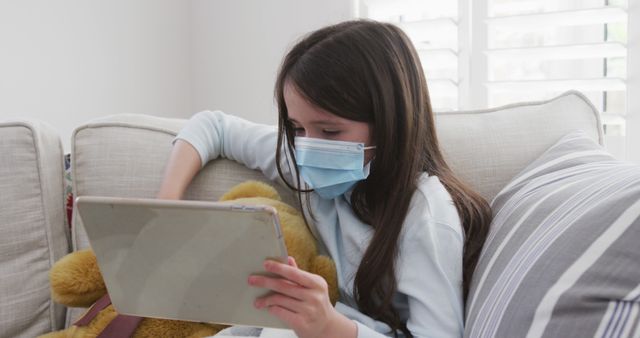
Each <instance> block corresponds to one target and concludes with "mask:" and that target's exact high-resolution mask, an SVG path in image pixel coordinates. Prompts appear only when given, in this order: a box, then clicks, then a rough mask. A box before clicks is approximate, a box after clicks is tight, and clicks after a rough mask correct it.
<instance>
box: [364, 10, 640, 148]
mask: <svg viewBox="0 0 640 338" xmlns="http://www.w3.org/2000/svg"><path fill="white" fill-rule="evenodd" d="M360 13H361V15H362V16H365V17H368V18H372V19H375V20H381V21H387V22H393V23H396V24H398V25H399V26H400V27H401V28H403V29H404V30H405V32H407V34H408V35H409V37H410V38H411V39H412V41H413V42H414V44H415V45H416V47H417V48H418V50H419V53H420V55H421V58H422V61H423V66H424V68H425V74H426V77H427V81H428V84H429V89H430V93H431V96H432V101H433V102H432V103H433V106H434V109H435V110H436V111H443V110H451V109H453V110H455V109H469V108H486V107H494V106H499V105H503V104H507V103H513V102H519V101H531V100H541V99H547V98H550V97H553V96H556V95H558V94H560V93H562V92H564V91H567V90H569V89H576V90H579V91H581V92H583V93H584V94H585V95H586V96H587V97H589V99H590V100H591V101H592V102H593V103H594V105H595V106H596V107H597V108H598V109H599V110H600V111H601V112H602V117H603V122H604V124H605V138H606V139H605V142H606V144H607V147H608V149H609V151H611V152H612V153H613V154H614V155H616V156H617V157H618V158H626V157H627V156H626V148H628V143H627V140H626V134H627V133H630V132H631V133H640V130H633V129H629V128H627V124H626V122H627V87H628V84H627V80H626V79H627V44H628V41H627V40H628V38H627V21H628V17H629V15H628V4H627V0H563V1H558V0H473V1H472V0H457V1H427V0H425V1H410V0H361V9H360ZM638 19H639V20H640V18H638ZM639 94H640V93H639Z"/></svg>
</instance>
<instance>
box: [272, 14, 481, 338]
mask: <svg viewBox="0 0 640 338" xmlns="http://www.w3.org/2000/svg"><path fill="white" fill-rule="evenodd" d="M286 84H291V85H293V86H295V88H296V89H297V91H298V92H299V93H300V94H301V95H303V96H305V98H306V99H307V100H308V101H309V102H310V103H312V104H313V105H315V106H317V107H319V108H321V109H323V110H325V111H327V112H330V113H332V114H335V115H338V116H341V117H343V118H347V119H350V120H355V121H360V122H367V123H369V125H370V127H371V129H372V138H373V144H375V145H376V146H377V147H376V149H375V160H374V161H373V162H372V167H371V172H370V175H369V177H368V178H367V179H366V180H363V181H360V182H358V184H357V185H356V186H355V188H354V190H353V193H352V195H351V206H352V209H353V212H354V213H355V214H356V215H357V217H358V218H359V219H360V220H361V221H362V222H364V223H366V224H369V225H371V227H373V229H375V231H374V235H373V237H372V239H371V242H370V244H369V247H368V248H367V250H366V252H365V253H364V256H363V258H362V261H361V262H360V266H359V268H358V272H357V274H356V277H355V283H354V295H355V299H356V302H357V304H358V307H359V310H360V311H361V312H363V313H365V314H367V315H368V316H370V317H372V318H374V319H377V320H380V321H383V322H385V323H387V324H388V325H389V326H390V327H391V328H392V330H393V334H394V335H396V336H397V330H400V331H402V332H403V333H404V334H405V335H406V336H407V337H411V336H412V335H411V333H410V332H409V330H408V329H407V326H406V324H405V323H403V322H402V321H401V319H400V317H399V315H398V312H397V311H396V309H394V308H393V306H392V299H393V295H394V294H395V292H396V290H397V281H396V278H395V273H394V271H395V261H396V257H397V254H398V237H399V235H400V232H401V229H402V224H403V222H404V220H405V217H406V215H407V211H408V209H409V202H410V201H411V198H412V196H413V194H414V192H415V191H416V188H417V181H418V178H419V177H420V175H421V174H422V173H424V172H427V173H428V174H429V175H435V176H438V178H439V179H440V181H441V182H442V183H443V185H444V186H445V187H446V189H447V191H448V192H449V193H450V195H451V197H452V198H453V201H454V203H455V206H456V209H457V211H458V214H459V216H460V221H461V223H462V225H463V227H464V233H465V243H464V258H463V262H462V264H463V286H462V287H463V295H464V297H465V298H466V295H467V293H468V289H469V282H470V279H471V274H472V273H473V270H474V268H475V265H476V262H477V260H478V255H479V253H480V250H481V248H482V245H483V243H484V240H485V237H486V234H487V230H488V226H489V223H490V221H491V210H490V208H489V205H488V203H487V202H486V201H485V200H484V199H483V198H482V197H481V196H480V195H479V194H477V193H475V192H474V191H472V190H471V189H470V188H469V187H468V186H466V185H465V184H464V183H463V182H461V181H460V180H459V179H458V178H456V176H455V175H454V174H453V172H452V171H451V169H450V168H449V166H448V165H447V163H446V162H445V160H444V158H443V156H442V153H441V151H440V147H439V145H438V139H437V137H436V130H435V125H434V118H433V113H432V111H431V103H430V101H429V92H428V90H427V83H426V81H425V77H424V72H423V70H422V66H421V64H420V61H419V59H418V55H417V53H416V51H415V49H414V47H413V45H412V43H411V42H410V40H409V39H408V37H407V36H406V35H405V34H404V33H403V32H402V31H401V30H400V29H399V28H398V27H396V26H394V25H392V24H386V23H380V22H375V21H370V20H355V21H347V22H343V23H339V24H336V25H332V26H328V27H325V28H322V29H320V30H318V31H315V32H312V33H311V34H309V35H308V36H306V37H305V38H303V39H302V40H301V41H299V42H298V43H297V44H296V45H295V46H293V48H292V49H291V50H290V51H289V53H288V54H287V55H286V56H285V58H284V61H283V63H282V65H281V68H280V71H279V73H278V77H277V81H276V86H275V96H276V100H277V104H278V111H279V118H278V147H277V152H276V162H277V163H278V171H279V173H280V176H281V178H282V179H283V180H284V181H285V182H286V183H287V184H288V185H289V187H290V188H291V189H294V190H296V191H297V192H298V198H299V201H300V202H301V203H302V197H301V194H302V193H305V192H306V190H305V191H302V190H300V189H297V188H296V187H300V176H299V173H298V171H297V168H296V169H295V178H296V179H297V185H294V184H292V183H290V182H287V180H286V178H285V177H284V175H283V171H282V168H281V167H280V163H281V161H282V159H283V155H284V156H286V157H287V158H289V160H291V159H295V153H294V144H293V140H294V136H295V133H294V131H293V128H292V126H291V125H290V123H289V121H288V111H287V106H286V104H285V100H284V88H285V85H286ZM283 143H284V144H286V150H285V153H284V154H283V151H282V149H283ZM294 163H295V162H294ZM307 201H308V200H307Z"/></svg>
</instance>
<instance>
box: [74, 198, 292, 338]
mask: <svg viewBox="0 0 640 338" xmlns="http://www.w3.org/2000/svg"><path fill="white" fill-rule="evenodd" d="M76 207H77V208H78V213H79V216H80V217H81V218H82V224H84V226H85V228H86V231H87V234H88V237H89V242H90V244H91V247H92V249H93V250H94V251H95V253H96V257H97V259H98V265H99V267H100V270H101V272H102V275H103V277H104V280H105V283H106V286H107V289H108V292H109V295H110V297H111V301H112V303H113V305H114V307H115V308H116V310H117V311H118V312H119V313H122V314H128V315H136V316H142V317H154V318H165V319H178V320H188V321H198V322H211V323H222V324H237V325H249V326H260V327H274V328H286V325H285V324H284V323H282V322H281V321H280V320H278V319H277V318H276V317H274V316H272V315H270V314H269V313H268V312H267V311H266V310H264V309H262V310H258V309H256V308H254V306H253V303H254V301H255V299H256V297H259V296H262V295H265V294H266V291H267V290H265V289H259V288H255V287H250V286H249V285H248V284H247V279H248V277H249V275H250V274H252V273H264V269H263V266H262V264H263V261H264V260H265V259H266V258H273V259H278V260H280V261H286V257H287V252H286V248H285V246H284V241H283V238H282V234H281V231H280V225H279V222H278V217H277V214H276V211H275V209H273V208H272V207H269V206H236V205H230V204H222V203H216V202H200V201H184V200H180V201H178V200H159V199H134V198H113V197H96V196H81V197H78V198H77V199H76Z"/></svg>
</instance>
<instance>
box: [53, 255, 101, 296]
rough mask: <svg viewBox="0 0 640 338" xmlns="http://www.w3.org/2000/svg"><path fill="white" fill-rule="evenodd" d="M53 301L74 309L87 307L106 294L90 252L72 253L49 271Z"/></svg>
mask: <svg viewBox="0 0 640 338" xmlns="http://www.w3.org/2000/svg"><path fill="white" fill-rule="evenodd" d="M49 280H50V282H51V296H52V298H53V300H54V301H56V302H58V303H61V304H64V305H67V306H74V307H87V306H89V305H91V304H93V303H94V302H95V301H96V300H97V299H98V298H100V297H102V296H103V295H104V294H105V293H107V288H106V287H105V285H104V280H103V279H102V274H100V269H99V268H98V262H97V261H96V256H95V254H94V253H93V251H91V250H80V251H76V252H72V253H70V254H68V255H66V256H64V257H62V259H60V260H59V261H57V262H56V263H55V264H54V265H53V267H52V268H51V271H49Z"/></svg>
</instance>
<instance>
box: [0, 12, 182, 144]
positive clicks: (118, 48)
mask: <svg viewBox="0 0 640 338" xmlns="http://www.w3.org/2000/svg"><path fill="white" fill-rule="evenodd" d="M189 18H190V8H189V6H188V5H185V2H183V1H180V0H135V1H130V0H109V1H97V0H57V1H48V0H19V1H4V0H3V1H0V120H4V119H14V118H21V117H29V118H37V119H41V120H44V121H45V122H48V123H50V124H52V125H53V126H54V127H55V128H56V129H57V130H58V131H59V133H60V136H61V138H62V140H63V144H64V147H65V150H66V151H68V150H69V139H70V136H71V132H72V130H73V128H75V127H76V126H77V125H79V124H80V123H83V122H86V121H87V120H89V119H91V118H94V117H98V116H103V115H107V114H115V113H144V114H153V115H158V116H189V115H190V112H191V109H192V108H191V75H190V72H191V70H190V55H191V54H190V40H189V39H188V38H187V37H188V36H189V32H190V21H189Z"/></svg>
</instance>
